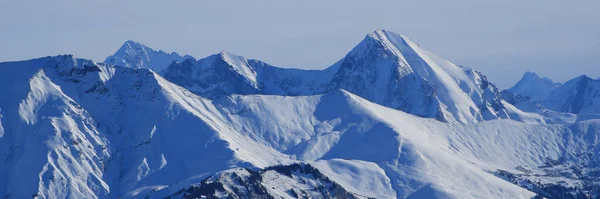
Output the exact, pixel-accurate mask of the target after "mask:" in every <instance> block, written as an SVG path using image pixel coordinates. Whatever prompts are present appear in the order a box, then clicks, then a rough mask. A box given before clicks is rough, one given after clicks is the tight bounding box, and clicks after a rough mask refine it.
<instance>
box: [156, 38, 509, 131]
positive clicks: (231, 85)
mask: <svg viewBox="0 0 600 199" xmlns="http://www.w3.org/2000/svg"><path fill="white" fill-rule="evenodd" d="M164 76H165V78H166V79H168V80H169V81H172V82H174V83H176V84H178V85H181V86H183V87H185V88H186V89H188V90H190V91H192V92H194V93H195V94H198V95H200V96H203V97H207V98H210V99H218V98H221V97H224V96H228V95H231V94H267V95H288V96H296V95H314V94H323V93H326V92H329V91H332V90H335V89H344V90H347V91H349V92H351V93H354V94H357V95H359V96H361V97H363V98H365V99H368V100H370V101H372V102H375V103H379V104H382V105H384V106H388V107H392V108H395V109H398V110H402V111H405V112H408V113H411V114H414V115H417V116H421V117H429V118H437V119H439V120H441V121H449V122H458V123H473V122H477V121H482V120H491V119H497V118H510V117H511V116H510V115H511V113H510V110H507V109H506V108H505V107H504V106H503V104H502V102H501V101H502V100H501V98H500V94H499V90H498V89H497V88H496V87H495V86H494V85H493V84H492V83H490V82H489V81H487V78H486V77H485V76H484V75H482V74H481V73H479V72H477V71H474V70H472V69H470V68H466V67H461V66H458V65H456V64H453V63H451V62H449V61H446V60H444V59H442V58H440V57H438V56H436V55H433V54H431V53H429V52H428V51H425V50H423V49H422V48H421V47H420V46H419V45H418V44H416V43H415V42H413V41H411V40H409V39H408V38H407V37H404V36H401V35H399V34H396V33H393V32H389V31H385V30H376V31H374V32H372V33H369V34H368V35H367V36H366V37H365V38H364V39H363V40H362V41H361V42H360V43H359V44H358V45H357V46H356V47H354V48H353V49H352V50H351V51H350V52H349V53H348V54H347V55H346V56H345V57H344V58H342V59H341V60H340V61H338V62H337V63H335V64H334V65H332V66H331V67H329V68H327V69H324V70H299V69H288V68H278V67H274V66H271V65H269V64H266V63H264V62H261V61H257V60H248V59H244V58H243V57H241V56H236V55H232V54H229V53H220V54H217V55H212V56H209V57H207V58H204V59H200V60H198V61H182V62H177V63H173V64H171V65H170V66H169V67H168V68H167V69H166V70H165V72H164Z"/></svg>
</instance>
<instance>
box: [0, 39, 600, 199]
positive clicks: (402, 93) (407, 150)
mask: <svg viewBox="0 0 600 199" xmlns="http://www.w3.org/2000/svg"><path fill="white" fill-rule="evenodd" d="M32 197H33V198H409V199H419V198H461V199H462V198H578V199H579V198H600V80H597V79H592V78H589V77H587V76H580V77H577V78H575V79H573V80H570V81H568V82H565V83H564V84H562V83H555V82H553V81H552V80H550V79H548V78H542V77H539V76H538V75H537V74H535V73H533V72H528V73H526V74H525V75H524V77H523V79H522V80H521V81H519V82H518V83H517V84H516V85H515V86H514V87H512V88H510V89H507V90H503V91H502V90H500V89H498V88H497V87H496V86H494V84H493V83H491V82H489V81H488V79H487V78H486V76H485V75H483V74H482V73H480V72H477V71H475V70H473V69H470V68H467V67H463V66H459V65H456V64H453V63H451V62H449V61H447V60H444V59H443V58H440V57H438V56H436V55H434V54H432V53H430V52H428V51H426V50H424V49H422V48H421V47H420V46H419V45H418V44H417V43H415V42H413V41H411V40H410V39H408V38H407V37H405V36H401V35H399V34H396V33H393V32H389V31H385V30H376V31H374V32H372V33H370V34H368V35H367V36H366V37H365V38H364V39H363V40H362V41H360V42H359V43H358V45H356V47H354V48H353V49H351V50H350V52H349V53H348V54H346V56H344V57H343V58H341V59H340V60H339V61H338V62H337V63H334V64H333V65H331V66H329V67H327V68H325V69H323V70H300V69H290V68H279V67H275V66H272V65H269V64H267V63H264V62H262V61H259V60H253V59H246V58H244V57H241V56H238V55H234V54H231V53H227V52H221V53H218V54H214V55H210V56H208V57H206V58H202V59H196V58H194V57H192V56H189V55H185V56H181V55H179V54H177V53H166V52H163V51H160V50H154V49H152V48H150V47H148V46H145V45H143V44H140V43H136V42H134V41H127V42H125V44H124V45H123V46H122V47H121V48H120V49H118V51H117V52H116V53H115V54H114V55H111V56H110V57H108V58H107V59H106V60H105V61H104V62H103V63H98V62H94V61H92V60H86V59H80V58H75V57H73V56H72V55H60V56H53V57H43V58H37V59H32V60H27V61H16V62H4V63H0V198H32Z"/></svg>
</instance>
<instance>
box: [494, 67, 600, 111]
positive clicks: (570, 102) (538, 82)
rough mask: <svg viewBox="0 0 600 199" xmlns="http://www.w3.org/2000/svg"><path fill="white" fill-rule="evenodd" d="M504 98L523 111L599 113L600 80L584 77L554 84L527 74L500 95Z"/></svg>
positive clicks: (530, 73) (546, 79)
mask: <svg viewBox="0 0 600 199" xmlns="http://www.w3.org/2000/svg"><path fill="white" fill-rule="evenodd" d="M502 96H503V98H504V99H505V100H506V101H508V102H509V103H511V104H513V105H514V106H516V107H517V108H519V109H520V110H523V111H526V112H537V113H549V112H555V113H552V114H554V115H556V114H561V113H571V114H581V115H588V117H589V115H590V114H592V115H594V114H600V80H595V79H592V78H590V77H587V76H585V75H583V76H579V77H577V78H574V79H572V80H569V81H567V82H566V83H565V84H560V83H554V82H552V81H551V80H550V79H548V78H540V77H539V76H537V75H536V74H535V73H533V72H527V73H525V75H524V76H523V79H521V80H520V81H519V82H518V83H517V84H516V85H515V86H513V87H511V88H509V89H507V90H505V91H503V92H502Z"/></svg>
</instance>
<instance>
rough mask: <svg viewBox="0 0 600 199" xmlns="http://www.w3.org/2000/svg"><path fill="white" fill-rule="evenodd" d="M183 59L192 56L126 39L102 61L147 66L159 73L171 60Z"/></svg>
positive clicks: (134, 66) (122, 64) (124, 65)
mask: <svg viewBox="0 0 600 199" xmlns="http://www.w3.org/2000/svg"><path fill="white" fill-rule="evenodd" d="M185 59H193V57H192V56H190V55H185V56H181V55H179V54H177V53H175V52H172V53H166V52H164V51H162V50H154V49H152V48H150V47H148V46H146V45H144V44H141V43H138V42H135V41H131V40H128V41H126V42H125V43H124V44H123V46H121V48H119V50H117V52H116V53H115V54H114V55H111V56H109V57H107V58H106V60H105V61H104V63H106V64H111V65H117V66H123V67H127V68H148V69H152V70H153V71H156V72H159V73H161V72H162V71H163V70H164V69H165V68H167V67H168V66H169V65H170V64H171V63H172V62H174V61H175V62H180V61H183V60H185Z"/></svg>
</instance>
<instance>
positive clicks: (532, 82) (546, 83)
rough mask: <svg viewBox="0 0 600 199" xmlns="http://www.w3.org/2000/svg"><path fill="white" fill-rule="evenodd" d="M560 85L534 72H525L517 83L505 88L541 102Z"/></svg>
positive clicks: (515, 93)
mask: <svg viewBox="0 0 600 199" xmlns="http://www.w3.org/2000/svg"><path fill="white" fill-rule="evenodd" d="M561 85H562V84H560V83H555V82H553V81H552V80H550V79H548V78H546V77H540V76H538V75H537V74H536V73H534V72H526V73H525V74H524V75H523V78H521V80H519V82H517V84H515V85H514V86H513V87H511V88H509V89H507V90H508V91H509V92H511V93H513V94H514V95H520V96H523V97H527V98H529V100H530V101H533V102H541V101H544V100H545V99H546V97H547V96H548V95H550V93H551V92H552V91H554V90H556V89H557V88H558V87H560V86H561Z"/></svg>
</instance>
